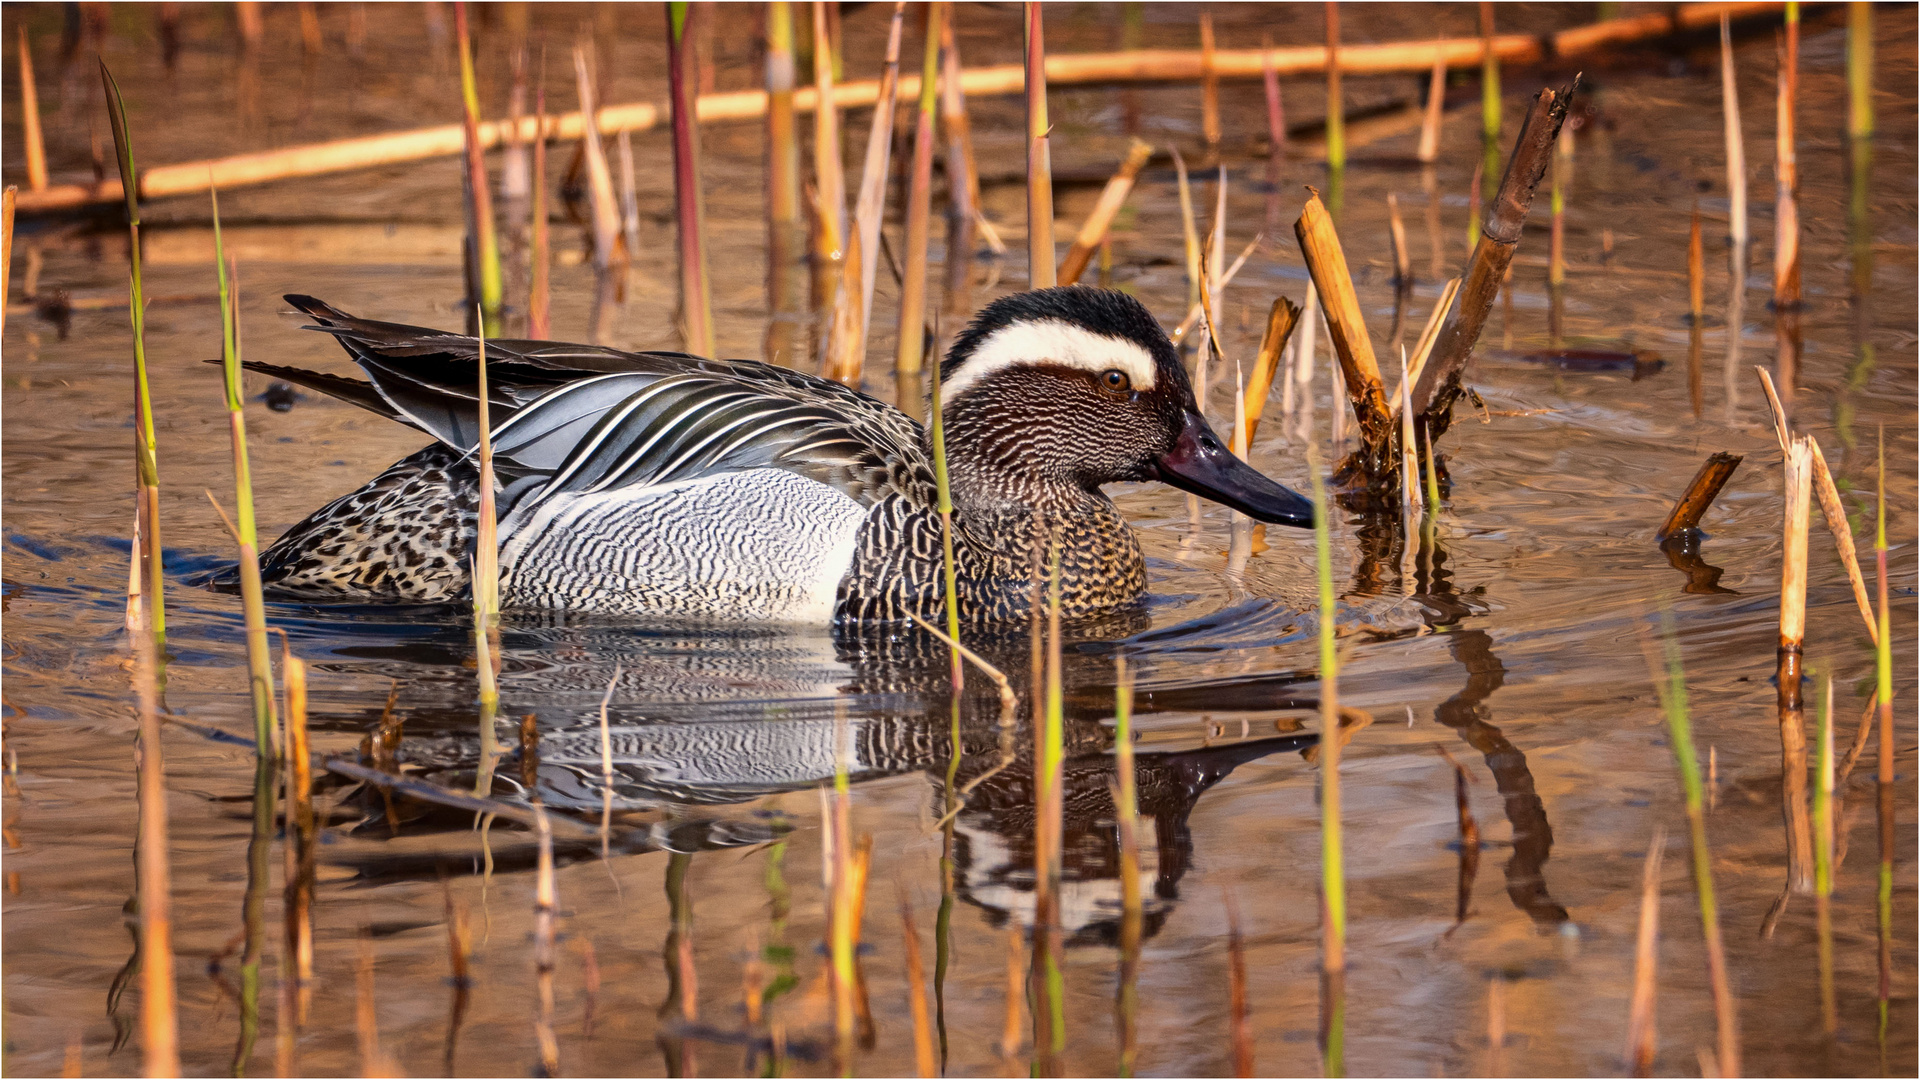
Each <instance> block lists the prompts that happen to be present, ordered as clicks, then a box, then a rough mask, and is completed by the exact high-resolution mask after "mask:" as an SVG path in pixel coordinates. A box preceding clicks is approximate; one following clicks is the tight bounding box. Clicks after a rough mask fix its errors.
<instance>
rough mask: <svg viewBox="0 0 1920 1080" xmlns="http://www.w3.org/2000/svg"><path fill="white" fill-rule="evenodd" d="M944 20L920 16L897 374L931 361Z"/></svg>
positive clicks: (929, 12)
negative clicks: (931, 237) (930, 265)
mask: <svg viewBox="0 0 1920 1080" xmlns="http://www.w3.org/2000/svg"><path fill="white" fill-rule="evenodd" d="M943 18H945V13H944V12H943V11H942V10H941V4H940V3H939V2H937V0H936V2H935V3H931V4H928V5H927V6H926V7H925V8H923V9H922V11H921V18H920V35H921V37H922V38H923V39H924V40H925V46H924V49H923V56H922V59H921V63H920V103H919V109H918V111H917V112H916V113H915V116H914V130H913V166H912V169H911V171H910V172H909V173H908V176H909V179H908V181H907V211H906V218H907V251H906V265H905V266H904V267H903V268H902V274H901V279H900V328H899V332H898V334H897V335H896V337H897V340H896V342H895V344H894V354H893V370H894V372H895V373H896V374H899V375H915V374H918V373H919V372H920V370H921V368H922V367H923V366H924V363H925V360H926V348H927V334H926V325H927V234H928V232H929V231H930V227H931V224H932V221H931V219H932V216H933V144H934V139H935V131H934V109H935V104H936V102H935V96H934V95H935V93H936V91H937V89H938V76H939V72H940V22H941V20H942V19H943ZM903 404H904V402H903ZM916 404H917V403H916Z"/></svg>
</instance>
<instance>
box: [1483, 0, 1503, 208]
mask: <svg viewBox="0 0 1920 1080" xmlns="http://www.w3.org/2000/svg"><path fill="white" fill-rule="evenodd" d="M1480 137H1481V138H1482V139H1483V140H1485V144H1486V146H1487V148H1488V161H1489V162H1492V161H1493V160H1495V159H1494V156H1493V155H1494V154H1496V153H1498V148H1499V145H1500V57H1499V55H1498V54H1497V53H1495V52H1494V49H1493V4H1492V3H1490V2H1489V0H1480ZM1489 171H1491V170H1489Z"/></svg>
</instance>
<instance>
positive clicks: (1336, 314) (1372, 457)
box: [1293, 188, 1393, 477]
mask: <svg viewBox="0 0 1920 1080" xmlns="http://www.w3.org/2000/svg"><path fill="white" fill-rule="evenodd" d="M1308 190H1309V192H1311V194H1310V195H1309V196H1308V198H1307V203H1306V206H1305V207H1304V208H1302V210H1301V212H1300V217H1299V219H1298V220H1296V221H1295V222H1294V223H1293V232H1294V236H1295V237H1296V238H1297V239H1298V240H1299V243H1300V254H1301V256H1302V257H1303V258H1304V259H1305V260H1306V263H1307V270H1308V272H1309V273H1310V274H1311V275H1312V277H1313V283H1314V285H1315V286H1316V287H1317V288H1318V290H1319V294H1320V297H1321V303H1322V304H1324V305H1325V309H1326V317H1327V334H1328V337H1329V338H1331V339H1332V341H1333V349H1334V354H1335V356H1337V357H1338V359H1339V362H1340V374H1341V376H1342V378H1343V380H1344V382H1345V384H1346V393H1347V399H1348V401H1349V403H1350V404H1351V405H1352V407H1353V414H1354V418H1355V419H1356V420H1358V421H1359V425H1360V440H1361V451H1360V453H1361V455H1362V458H1363V460H1365V461H1369V462H1376V463H1377V462H1379V460H1380V459H1381V458H1382V455H1384V454H1385V452H1386V449H1387V443H1388V439H1389V434H1388V433H1389V431H1390V429H1391V427H1392V418H1391V415H1390V414H1389V412H1388V409H1387V402H1386V398H1385V396H1384V391H1383V389H1382V387H1381V383H1380V364H1379V361H1378V360H1376V359H1375V358H1374V354H1373V341H1372V339H1371V338H1369V337H1368V336H1367V327H1366V322H1365V320H1364V319H1363V318H1362V316H1361V313H1360V298H1359V295H1358V294H1357V293H1355V291H1354V288H1353V278H1352V276H1351V275H1350V274H1349V273H1348V272H1347V257H1346V254H1345V252H1343V251H1342V250H1341V247H1340V237H1339V235H1338V234H1337V233H1336V232H1335V231H1334V228H1333V219H1332V217H1330V216H1329V215H1328V214H1327V210H1326V207H1325V206H1324V205H1322V204H1321V202H1320V194H1319V192H1316V191H1313V190H1312V189H1311V188H1309V189H1308ZM1336 413H1337V408H1336ZM1392 471H1393V470H1392V469H1391V468H1390V467H1387V466H1385V465H1383V464H1376V465H1374V466H1369V467H1368V468H1367V470H1366V472H1367V475H1368V476H1370V477H1371V476H1385V475H1390V474H1391V473H1392Z"/></svg>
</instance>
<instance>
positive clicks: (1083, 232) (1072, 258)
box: [1057, 139, 1153, 285]
mask: <svg viewBox="0 0 1920 1080" xmlns="http://www.w3.org/2000/svg"><path fill="white" fill-rule="evenodd" d="M1151 157H1153V147H1152V146H1150V145H1148V144H1147V143H1144V142H1142V141H1140V140H1139V139H1135V140H1133V144H1132V145H1131V146H1130V147H1128V148H1127V157H1126V160H1125V161H1122V162H1121V163H1120V168H1119V169H1117V170H1115V171H1114V174H1113V177H1112V178H1111V179H1109V180H1108V181H1107V186H1106V187H1105V188H1102V189H1101V191H1100V199H1099V201H1098V202H1096V203H1094V204H1093V210H1092V211H1091V212H1089V213H1088V214H1087V220H1086V223H1085V224H1083V225H1081V226H1080V232H1079V234H1078V235H1076V236H1075V237H1074V239H1073V244H1072V245H1071V246H1070V247H1068V248H1067V257H1066V258H1065V259H1062V260H1061V262H1060V272H1059V275H1058V278H1057V280H1058V282H1059V284H1061V285H1072V284H1075V283H1077V282H1078V281H1079V280H1080V275H1081V274H1083V273H1085V272H1086V269H1087V263H1088V262H1090V261H1091V260H1092V258H1093V253H1094V252H1096V251H1098V250H1100V245H1101V244H1102V243H1104V242H1105V241H1106V238H1107V230H1109V229H1111V228H1112V227H1113V219H1114V218H1116V217H1118V216H1119V214H1120V208H1121V207H1122V206H1125V205H1126V202H1127V196H1128V195H1129V194H1131V193H1132V191H1133V183H1134V181H1135V180H1136V179H1138V178H1139V176H1140V170H1141V169H1143V168H1145V167H1146V164H1147V161H1148V159H1149V158H1151Z"/></svg>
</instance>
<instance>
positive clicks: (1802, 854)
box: [1774, 437, 1814, 895]
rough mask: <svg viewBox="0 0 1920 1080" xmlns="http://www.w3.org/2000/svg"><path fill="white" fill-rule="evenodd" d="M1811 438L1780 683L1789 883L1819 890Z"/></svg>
mask: <svg viewBox="0 0 1920 1080" xmlns="http://www.w3.org/2000/svg"><path fill="white" fill-rule="evenodd" d="M1812 472H1813V451H1812V449H1811V445H1810V440H1808V439H1806V438H1804V437H1802V438H1797V439H1795V440H1794V442H1793V445H1792V446H1791V447H1790V448H1789V449H1788V451H1787V460H1786V514H1785V531H1784V538H1783V540H1782V548H1781V567H1780V642H1779V651H1778V654H1777V667H1776V670H1775V673H1774V674H1775V678H1776V679H1778V680H1779V714H1780V779H1781V802H1782V808H1783V812H1784V814H1785V818H1786V827H1787V884H1788V887H1789V888H1790V889H1791V890H1792V891H1794V892H1796V893H1800V894H1802V895H1805V894H1809V893H1811V892H1813V888H1814V881H1813V827H1812V824H1811V823H1810V822H1809V820H1808V818H1807V733H1806V722H1805V717H1804V713H1803V706H1802V702H1801V695H1800V678H1801V664H1802V642H1803V639H1804V638H1805V635H1806V626H1807V518H1808V511H1809V509H1810V505H1811V498H1812V487H1813V484H1812Z"/></svg>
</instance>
